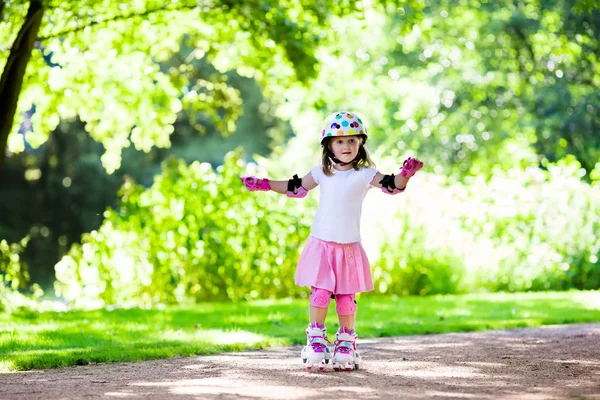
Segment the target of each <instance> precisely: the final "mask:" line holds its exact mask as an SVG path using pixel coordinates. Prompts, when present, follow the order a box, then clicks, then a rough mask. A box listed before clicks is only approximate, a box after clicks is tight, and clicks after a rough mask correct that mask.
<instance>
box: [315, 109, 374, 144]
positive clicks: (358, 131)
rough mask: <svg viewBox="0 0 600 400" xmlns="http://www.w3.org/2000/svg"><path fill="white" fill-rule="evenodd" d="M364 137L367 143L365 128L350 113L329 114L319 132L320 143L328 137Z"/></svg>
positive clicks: (355, 116)
mask: <svg viewBox="0 0 600 400" xmlns="http://www.w3.org/2000/svg"><path fill="white" fill-rule="evenodd" d="M358 135H362V136H364V141H365V142H366V141H367V128H366V127H365V125H364V124H363V122H362V120H361V119H360V117H359V116H358V115H357V114H356V113H353V112H350V111H338V112H334V113H333V114H329V116H328V117H327V118H325V122H324V123H323V129H322V130H321V143H323V139H325V138H326V137H329V136H358Z"/></svg>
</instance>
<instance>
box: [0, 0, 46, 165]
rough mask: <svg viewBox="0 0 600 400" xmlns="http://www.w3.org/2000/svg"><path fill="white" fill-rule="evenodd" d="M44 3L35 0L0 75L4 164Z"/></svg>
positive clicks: (0, 135) (0, 160)
mask: <svg viewBox="0 0 600 400" xmlns="http://www.w3.org/2000/svg"><path fill="white" fill-rule="evenodd" d="M43 15H44V7H43V5H42V0H31V1H30V3H29V10H28V11H27V16H26V17H25V21H24V22H23V25H22V26H21V29H20V30H19V33H18V34H17V38H16V39H15V41H14V43H13V45H12V47H11V50H10V54H9V55H8V59H7V60H6V65H5V66H4V70H3V71H2V77H0V99H2V102H0V168H1V167H2V164H3V163H4V157H5V155H6V144H7V143H8V135H9V134H10V132H11V131H12V128H13V123H14V121H15V113H16V112H17V104H18V102H19V95H20V94H21V88H22V86H23V78H24V76H25V69H26V68H27V64H28V63H29V59H30V58H31V50H32V49H33V44H34V42H35V39H36V37H37V34H38V31H39V29H40V25H41V23H42V16H43Z"/></svg>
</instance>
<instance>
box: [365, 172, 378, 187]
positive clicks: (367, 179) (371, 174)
mask: <svg viewBox="0 0 600 400" xmlns="http://www.w3.org/2000/svg"><path fill="white" fill-rule="evenodd" d="M362 172H363V178H364V180H365V183H366V184H367V185H371V181H372V180H373V178H374V177H375V174H377V170H376V169H375V168H364V169H363V171H362Z"/></svg>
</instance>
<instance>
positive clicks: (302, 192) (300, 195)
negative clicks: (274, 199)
mask: <svg viewBox="0 0 600 400" xmlns="http://www.w3.org/2000/svg"><path fill="white" fill-rule="evenodd" d="M296 192H297V193H294V192H292V191H291V190H288V191H287V192H285V195H286V196H287V197H295V198H297V199H301V198H303V197H306V194H307V193H308V190H306V189H304V187H302V186H300V187H299V188H298V190H297V191H296Z"/></svg>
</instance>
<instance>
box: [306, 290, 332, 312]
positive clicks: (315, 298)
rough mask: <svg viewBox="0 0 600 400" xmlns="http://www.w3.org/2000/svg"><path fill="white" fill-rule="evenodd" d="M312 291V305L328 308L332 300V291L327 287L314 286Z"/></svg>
mask: <svg viewBox="0 0 600 400" xmlns="http://www.w3.org/2000/svg"><path fill="white" fill-rule="evenodd" d="M311 289H312V292H311V293H310V305H311V306H315V307H321V308H327V307H329V302H330V301H331V292H330V291H329V290H327V289H320V288H316V287H312V288H311Z"/></svg>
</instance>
